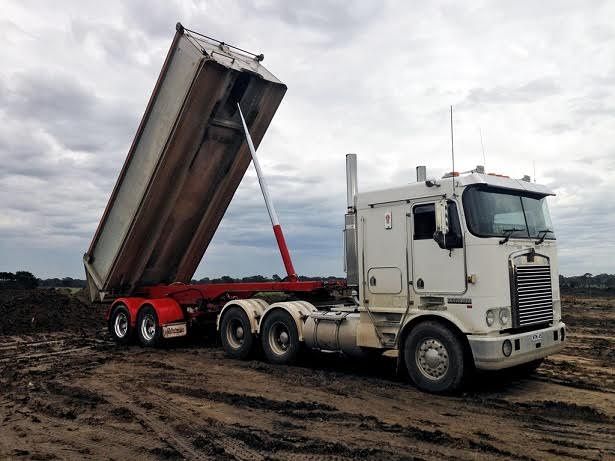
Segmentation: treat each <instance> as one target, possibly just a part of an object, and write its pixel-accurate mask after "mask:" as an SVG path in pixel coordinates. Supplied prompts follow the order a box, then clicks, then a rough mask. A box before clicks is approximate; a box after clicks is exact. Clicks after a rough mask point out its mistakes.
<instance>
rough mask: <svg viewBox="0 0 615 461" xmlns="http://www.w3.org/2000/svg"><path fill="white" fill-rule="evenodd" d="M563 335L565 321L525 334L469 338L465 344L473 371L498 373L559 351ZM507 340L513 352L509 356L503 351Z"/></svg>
mask: <svg viewBox="0 0 615 461" xmlns="http://www.w3.org/2000/svg"><path fill="white" fill-rule="evenodd" d="M562 331H563V332H564V335H562ZM566 333H567V331H566V325H565V324H564V322H559V323H557V324H555V325H553V326H551V327H548V328H542V329H540V330H534V331H528V332H525V333H517V334H505V335H497V336H479V335H468V341H469V342H470V348H471V349H472V356H473V357H474V365H476V368H478V369H479V370H501V369H503V368H509V367H514V366H515V365H521V364H523V363H527V362H531V361H532V360H537V359H541V358H543V357H546V356H547V355H551V354H555V353H556V352H559V351H561V350H562V349H563V348H564V346H565V344H566V337H567V334H566ZM562 336H563V337H562ZM506 340H510V341H511V343H512V353H511V354H510V356H509V357H506V356H505V355H504V352H503V351H502V346H503V343H504V341H506Z"/></svg>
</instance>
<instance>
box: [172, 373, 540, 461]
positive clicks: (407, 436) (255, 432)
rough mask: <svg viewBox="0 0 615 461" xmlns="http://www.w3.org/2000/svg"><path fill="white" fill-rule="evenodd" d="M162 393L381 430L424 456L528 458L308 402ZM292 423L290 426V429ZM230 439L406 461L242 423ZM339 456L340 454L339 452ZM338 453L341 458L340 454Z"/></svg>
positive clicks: (195, 391) (266, 447)
mask: <svg viewBox="0 0 615 461" xmlns="http://www.w3.org/2000/svg"><path fill="white" fill-rule="evenodd" d="M161 389H163V390H164V392H163V393H162V394H161V395H168V394H169V393H171V394H175V395H178V396H182V397H186V396H188V397H191V398H194V399H199V400H202V401H213V402H215V403H220V404H227V405H231V406H235V407H238V408H249V409H253V410H259V411H265V412H272V413H276V414H278V415H279V416H282V417H286V418H290V419H293V420H298V421H303V422H305V421H308V424H309V421H316V422H318V423H323V422H326V423H335V424H336V425H339V426H346V427H348V428H349V430H350V431H356V433H362V432H365V431H370V432H374V433H378V432H384V433H388V434H393V435H396V436H399V437H402V438H403V439H404V440H407V441H412V442H415V443H423V444H426V445H429V446H430V450H428V451H425V450H420V451H421V452H423V454H424V455H429V453H431V455H433V453H434V451H435V452H438V453H439V455H441V456H447V455H446V453H442V452H441V450H440V448H441V447H446V448H450V449H454V450H470V451H472V452H473V453H477V454H478V453H480V454H484V455H488V456H490V457H505V458H508V457H515V458H517V459H532V458H529V457H523V456H519V455H515V454H514V453H511V452H509V451H506V450H503V449H500V448H498V447H496V446H494V445H493V444H491V443H489V442H486V441H484V440H478V441H477V440H473V439H470V438H461V437H456V436H452V435H450V434H448V433H446V432H444V431H442V430H427V429H423V428H420V427H418V426H413V425H400V424H389V423H386V422H383V421H382V420H380V419H378V418H377V417H375V416H371V415H369V416H366V415H363V414H360V413H348V412H344V411H340V410H339V409H338V408H336V407H334V406H331V405H328V404H322V403H318V402H311V401H290V400H284V401H282V400H273V399H269V398H266V397H263V396H260V395H259V396H251V395H245V394H235V393H229V392H221V391H211V390H208V389H205V388H202V387H200V388H195V387H188V386H178V385H161ZM293 424H294V423H291V425H293ZM227 432H228V433H230V434H231V435H232V436H234V437H236V438H239V439H242V440H244V441H245V442H246V443H249V444H250V446H256V447H259V449H261V450H263V451H265V452H272V451H273V452H277V451H278V450H291V449H292V451H295V452H296V451H301V452H304V453H309V452H313V451H316V452H317V453H319V454H321V455H325V454H337V455H338V456H343V457H345V458H351V459H355V458H361V459H372V458H373V459H382V458H383V457H384V456H386V458H387V459H408V457H404V456H401V457H400V456H399V454H396V453H395V452H390V451H388V450H382V449H376V448H370V449H366V448H356V449H353V448H351V447H348V446H347V445H344V444H341V443H332V442H328V441H325V440H321V439H314V438H313V437H305V436H297V435H289V436H288V437H287V438H286V439H285V438H284V437H285V436H284V434H283V433H282V434H281V433H278V432H273V433H272V432H270V431H267V430H265V429H263V428H262V427H253V426H245V425H237V424H236V425H234V426H233V428H231V429H228V430H227ZM344 453H345V454H344ZM342 454H344V455H342Z"/></svg>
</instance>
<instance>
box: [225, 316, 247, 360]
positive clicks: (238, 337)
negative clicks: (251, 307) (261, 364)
mask: <svg viewBox="0 0 615 461" xmlns="http://www.w3.org/2000/svg"><path fill="white" fill-rule="evenodd" d="M220 339H221V340H222V347H223V348H224V352H226V355H228V356H229V357H232V358H234V359H241V360H245V359H247V358H248V357H249V356H250V354H251V353H252V345H253V344H254V335H253V334H252V327H251V326H250V320H249V319H248V316H247V315H246V313H245V312H244V311H243V309H242V308H241V307H237V306H233V307H230V308H229V309H228V311H226V312H225V313H224V316H223V317H222V321H221V322H220Z"/></svg>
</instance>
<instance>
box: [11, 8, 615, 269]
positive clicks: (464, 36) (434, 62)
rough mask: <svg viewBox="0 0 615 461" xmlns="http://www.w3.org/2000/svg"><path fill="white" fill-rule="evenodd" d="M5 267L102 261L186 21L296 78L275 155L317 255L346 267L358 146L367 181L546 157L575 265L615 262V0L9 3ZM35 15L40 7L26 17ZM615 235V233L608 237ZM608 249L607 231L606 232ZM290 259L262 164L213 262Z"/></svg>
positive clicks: (247, 265) (279, 178)
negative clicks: (614, 196) (139, 138)
mask: <svg viewBox="0 0 615 461" xmlns="http://www.w3.org/2000/svg"><path fill="white" fill-rule="evenodd" d="M67 11H70V14H66V12H67ZM3 13H4V14H3V19H1V20H0V38H1V39H2V40H3V43H6V45H7V46H3V47H1V48H0V59H1V60H2V62H3V66H2V69H0V194H1V202H0V270H15V269H17V268H26V269H27V270H32V271H33V272H35V273H37V274H38V275H40V276H73V277H79V276H82V264H81V255H82V254H83V252H84V251H85V249H86V248H87V247H88V245H89V241H90V238H91V236H92V234H93V233H94V230H95V228H96V226H97V224H98V220H99V219H100V216H101V215H102V211H103V209H104V207H105V204H106V202H107V199H108V197H109V194H110V192H111V189H112V188H113V185H114V183H115V180H116V177H117V174H118V172H119V170H120V168H121V166H122V163H123V161H124V158H125V155H126V152H127V150H128V147H129V145H130V143H131V141H132V138H133V136H134V132H135V130H136V127H137V125H138V123H139V120H140V117H141V115H142V113H143V111H144V109H145V106H146V104H147V100H148V98H149V95H150V93H151V91H152V88H153V87H154V83H155V81H156V78H157V76H158V72H159V70H160V68H161V66H162V62H163V61H164V58H165V56H166V53H167V50H168V47H169V45H170V42H171V39H172V36H173V34H174V33H175V23H176V22H177V21H181V22H182V23H183V24H184V25H185V26H187V27H189V28H193V29H195V30H198V31H201V32H203V33H206V34H207V35H210V36H214V37H217V38H220V39H221V40H224V41H225V42H227V43H232V44H235V45H238V46H241V47H242V48H245V49H249V50H254V51H255V52H259V53H260V52H263V53H264V54H265V61H264V64H265V65H266V66H267V68H268V69H270V70H271V71H272V72H274V73H275V74H276V75H277V76H279V78H280V79H281V80H282V81H284V83H286V84H287V85H288V88H289V89H288V92H287V94H286V96H285V99H284V101H283V102H282V104H281V106H280V108H279V110H278V112H277V114H276V116H275V118H274V120H273V122H272V125H271V126H270V128H269V130H268V132H267V134H266V136H265V138H264V140H263V142H262V143H261V146H260V148H259V156H260V159H261V163H262V165H263V169H264V170H265V173H266V174H267V177H268V181H269V184H270V188H271V193H272V195H273V197H274V200H275V202H276V207H277V209H278V214H279V215H280V219H281V221H282V224H283V226H284V230H285V234H286V239H287V241H288V243H289V246H290V248H291V252H292V253H293V255H294V257H295V266H296V268H297V269H298V270H299V272H300V273H303V274H332V273H333V274H338V275H341V274H342V260H341V253H342V251H341V244H342V234H341V228H342V224H343V213H344V212H345V173H344V155H345V154H346V153H348V152H356V153H358V155H359V188H360V190H368V189H378V188H385V187H390V186H395V185H400V184H405V183H408V182H411V181H413V180H414V176H415V170H414V168H415V166H416V165H419V164H425V165H427V167H428V174H429V175H430V176H439V175H441V174H442V173H443V172H444V171H448V170H450V133H449V120H448V117H449V114H448V107H449V105H451V104H452V105H454V107H455V115H454V118H455V150H456V156H457V158H456V163H457V164H458V165H459V169H461V170H466V169H470V168H472V167H474V166H475V165H477V164H482V163H483V153H482V147H481V142H480V137H479V132H480V133H482V137H483V141H484V142H483V144H484V146H485V149H486V163H487V169H488V171H495V172H501V173H506V174H509V175H511V176H514V177H521V176H522V175H523V174H528V173H530V174H532V175H533V173H532V171H533V166H534V164H535V167H536V174H537V175H538V179H539V181H542V182H548V183H549V185H550V186H551V187H553V188H555V189H556V191H557V192H558V196H557V197H555V198H553V199H552V200H551V208H552V214H553V219H554V222H555V225H556V226H557V228H556V232H557V235H558V243H559V245H560V249H561V251H560V263H561V269H562V272H563V273H566V274H573V273H582V272H592V273H598V272H614V271H615V266H613V263H612V261H610V260H609V258H608V257H607V256H606V255H608V254H609V252H608V251H607V250H608V249H610V248H613V244H614V243H613V242H614V240H615V239H614V238H613V237H612V236H611V235H612V233H611V232H610V231H609V229H610V228H612V227H613V225H615V221H614V220H615V218H614V217H613V216H615V213H614V211H615V210H613V209H612V206H611V205H609V203H608V201H607V200H605V199H604V197H608V193H609V192H610V185H612V184H615V173H613V171H615V163H614V162H615V160H614V159H615V141H613V139H614V138H613V136H612V133H613V132H615V117H614V115H615V113H614V108H615V95H614V94H613V92H612V91H611V88H612V86H613V82H614V81H615V77H614V76H615V67H613V61H612V56H613V53H614V50H615V26H614V25H613V23H612V21H610V18H612V17H613V16H614V15H615V6H614V4H613V3H612V2H599V3H596V4H594V5H593V7H592V8H591V9H590V8H588V7H587V6H586V5H585V4H583V3H578V2H558V3H557V4H555V3H552V2H543V3H540V4H538V3H536V2H530V1H528V0H522V1H519V2H514V3H506V4H498V5H494V4H491V3H489V2H483V1H479V2H476V3H473V4H472V5H456V4H451V3H450V2H430V3H415V2H411V3H392V2H387V1H385V2H380V3H369V2H359V3H356V2H355V3H349V2H342V1H334V0H331V1H326V2H320V1H319V2H316V1H308V2H294V1H281V0H254V1H249V2H215V1H207V2H192V1H181V0H174V1H168V2H150V1H147V2H146V1H130V2H128V1H121V0H110V1H109V2H104V3H88V4H84V3H82V2H76V1H70V0H65V1H60V2H54V3H53V4H51V3H49V4H45V3H43V4H39V5H37V7H36V8H34V7H32V6H28V5H27V4H25V3H23V2H17V1H14V0H13V1H7V2H5V3H4V4H3ZM24 24H28V27H27V28H26V27H24V26H23V25H24ZM597 242H600V243H599V245H600V246H598V243H597ZM599 247H600V248H601V250H597V248H599ZM274 272H277V273H283V266H282V264H281V260H280V257H279V254H278V253H277V249H276V243H275V240H274V238H273V235H272V232H271V223H270V222H269V220H268V217H267V214H266V210H265V207H264V204H263V200H262V196H261V195H260V191H259V189H258V183H257V181H256V177H255V175H254V172H253V170H252V167H250V169H249V170H248V173H247V175H246V177H245V178H244V180H243V182H242V184H241V186H240V188H239V190H238V191H237V193H236V194H235V197H234V199H233V201H232V203H231V206H230V208H229V210H228V212H227V214H226V216H225V217H224V219H223V221H222V225H221V227H220V229H219V230H218V233H217V234H216V236H215V237H214V241H213V242H212V246H211V247H210V248H209V249H208V251H207V253H206V256H205V258H204V260H203V263H202V264H201V266H200V268H199V270H198V271H197V274H196V276H197V277H201V276H203V275H223V274H232V275H248V274H253V273H263V274H271V273H274Z"/></svg>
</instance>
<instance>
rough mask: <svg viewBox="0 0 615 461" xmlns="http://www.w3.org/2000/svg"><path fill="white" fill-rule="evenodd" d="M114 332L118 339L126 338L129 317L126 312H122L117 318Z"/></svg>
mask: <svg viewBox="0 0 615 461" xmlns="http://www.w3.org/2000/svg"><path fill="white" fill-rule="evenodd" d="M113 331H115V336H117V337H118V338H124V337H125V336H126V335H127V334H128V316H127V315H126V313H125V312H120V313H119V314H117V315H116V316H115V321H114V322H113Z"/></svg>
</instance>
